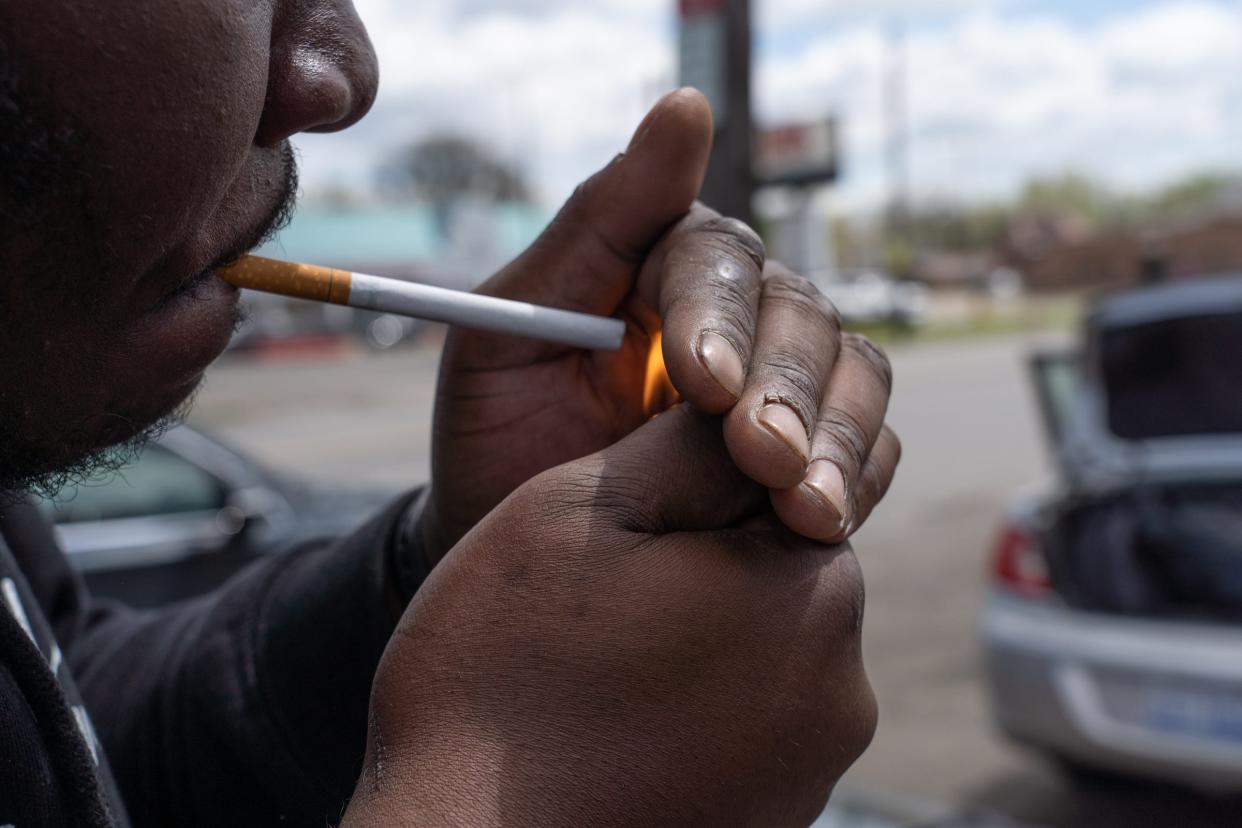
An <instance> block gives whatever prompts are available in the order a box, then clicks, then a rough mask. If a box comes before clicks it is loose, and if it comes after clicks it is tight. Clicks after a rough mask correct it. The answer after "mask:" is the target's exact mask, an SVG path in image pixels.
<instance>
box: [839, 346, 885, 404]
mask: <svg viewBox="0 0 1242 828" xmlns="http://www.w3.org/2000/svg"><path fill="white" fill-rule="evenodd" d="M841 347H842V348H843V349H845V350H848V351H851V352H853V353H854V354H856V355H857V356H858V357H860V358H861V359H862V361H863V364H865V365H866V366H867V367H868V368H869V369H871V372H872V373H873V374H874V375H875V377H876V379H878V380H879V381H880V383H881V385H883V387H884V390H885V391H887V392H889V393H892V390H893V365H892V363H891V362H890V361H889V359H888V354H886V353H884V350H883V349H882V348H880V346H878V345H876V344H875V343H874V342H872V341H871V340H870V339H867V337H865V336H862V335H860V334H855V333H847V334H845V335H843V336H842V339H841Z"/></svg>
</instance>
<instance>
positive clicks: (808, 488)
mask: <svg viewBox="0 0 1242 828" xmlns="http://www.w3.org/2000/svg"><path fill="white" fill-rule="evenodd" d="M801 487H802V489H803V491H805V492H806V493H807V494H808V495H810V496H811V497H813V498H814V499H815V500H816V501H818V502H819V503H820V505H821V506H822V508H823V511H824V515H823V516H824V522H825V523H826V524H829V527H828V528H829V531H828V532H826V533H825V536H826V537H833V536H835V535H836V534H837V533H839V532H840V531H841V529H842V528H844V521H845V476H844V475H843V474H841V469H840V467H839V466H837V464H836V463H834V462H832V461H831V460H816V461H815V462H814V463H812V464H811V468H810V469H809V470H808V471H807V474H806V477H805V478H804V479H803V480H802V483H801Z"/></svg>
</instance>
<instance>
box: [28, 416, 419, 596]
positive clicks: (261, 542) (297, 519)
mask: <svg viewBox="0 0 1242 828" xmlns="http://www.w3.org/2000/svg"><path fill="white" fill-rule="evenodd" d="M394 495H395V493H393V492H384V491H368V490H344V491H342V490H337V489H332V490H327V489H323V488H319V487H314V486H310V485H307V484H305V483H301V482H298V481H295V480H292V479H290V478H288V477H285V476H282V475H279V474H275V473H273V472H271V471H269V470H267V469H265V468H263V467H262V466H261V465H260V464H258V463H256V462H255V461H253V460H251V459H250V458H248V457H246V456H245V455H244V454H242V453H241V452H239V451H237V450H235V449H233V448H230V447H229V446H227V445H225V444H224V443H222V442H220V441H219V440H216V439H214V438H212V437H210V436H208V435H206V434H204V433H203V432H201V431H198V430H196V429H193V428H191V427H189V426H179V427H177V428H174V429H172V430H170V431H169V432H168V433H167V434H165V435H164V436H163V438H161V439H160V440H159V441H158V442H156V443H153V444H152V445H150V446H148V447H147V449H146V450H145V451H144V452H143V454H142V455H141V457H140V458H139V459H138V460H137V461H136V462H135V463H134V464H132V465H130V466H128V467H126V468H125V469H123V470H121V471H120V472H117V473H116V474H109V475H106V476H105V477H104V479H103V480H101V481H99V482H86V483H80V484H76V485H71V486H69V487H67V488H66V489H64V490H63V491H61V492H60V493H59V494H58V495H57V496H56V497H54V498H50V499H47V500H45V501H43V502H42V504H41V506H42V508H43V509H44V510H45V511H46V513H47V514H48V515H49V516H50V517H51V519H52V520H53V521H54V522H55V524H56V532H57V534H58V535H59V537H60V540H61V543H62V545H63V546H64V549H65V551H66V553H67V554H68V556H69V559H70V561H72V563H73V564H74V565H75V566H76V567H77V568H78V569H79V570H80V571H81V572H82V574H83V575H84V577H85V578H86V581H87V584H88V586H89V587H90V588H91V590H92V591H93V592H94V593H95V594H96V595H101V596H106V597H111V598H117V599H120V600H122V601H125V602H126V603H129V604H132V605H134V606H142V607H148V606H159V605H162V604H167V603H170V602H172V601H177V600H180V599H183V598H188V597H191V596H193V595H198V594H201V593H203V592H207V591H209V590H212V589H214V588H215V587H217V586H219V585H220V584H222V583H223V582H224V581H226V580H227V579H228V578H229V577H231V576H232V575H233V574H234V573H236V572H237V571H238V570H239V569H241V568H242V567H244V566H246V565H247V564H248V563H250V562H252V561H254V560H256V559H257V558H259V557H262V556H264V555H270V554H276V553H278V552H279V551H281V550H283V549H287V548H288V547H290V546H292V545H293V544H296V543H297V542H299V541H301V540H305V539H308V538H311V537H316V536H326V535H339V534H342V533H345V532H348V531H350V530H351V529H353V528H355V527H357V526H359V525H361V523H362V522H363V521H364V520H366V519H367V517H369V516H370V514H371V513H373V512H375V511H376V510H378V509H379V508H381V507H382V506H383V504H384V503H385V502H387V501H388V500H389V499H390V498H391V497H392V496H394Z"/></svg>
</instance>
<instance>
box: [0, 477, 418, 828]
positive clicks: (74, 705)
mask: <svg viewBox="0 0 1242 828" xmlns="http://www.w3.org/2000/svg"><path fill="white" fill-rule="evenodd" d="M413 498H414V495H409V496H407V497H404V498H402V499H401V500H400V501H399V502H397V503H394V504H393V505H392V506H391V507H389V508H388V509H386V510H385V511H384V512H383V513H382V514H381V515H379V516H378V517H376V518H375V519H374V520H372V521H371V522H370V523H368V524H367V525H366V526H364V527H362V528H361V529H359V530H358V531H357V532H355V533H354V534H353V535H351V536H349V537H347V538H344V539H339V540H334V541H322V542H317V543H309V544H306V545H304V546H302V547H301V548H299V549H296V550H293V551H291V552H289V553H286V554H281V555H274V556H272V557H270V558H268V559H265V560H263V561H261V562H259V563H257V564H255V565H254V566H252V567H251V568H249V569H247V570H246V571H244V572H243V573H241V574H240V575H238V576H237V577H236V578H235V579H234V580H232V581H231V582H230V583H228V584H226V585H225V586H224V587H222V588H221V589H220V590H218V591H217V592H215V593H213V594H211V595H207V596H204V597H202V598H199V599H195V600H193V601H190V602H186V603H183V604H179V605H176V606H173V607H170V608H167V609H161V610H154V611H151V610H147V611H137V610H133V609H129V608H127V607H123V606H120V605H117V604H113V603H107V602H103V601H93V600H91V598H90V596H89V595H87V593H86V592H85V590H84V588H83V586H82V583H81V580H80V579H79V578H78V577H77V576H76V574H75V573H74V572H73V571H72V570H71V569H70V567H69V564H68V563H67V561H66V559H65V556H64V554H63V552H62V551H61V550H60V548H59V547H58V546H57V543H56V541H55V538H54V537H53V535H52V532H51V528H50V527H49V526H48V524H47V523H46V522H45V521H44V520H43V519H42V517H41V516H40V515H39V513H38V511H37V510H36V509H35V508H34V507H33V506H30V505H20V506H17V507H13V508H10V509H8V510H6V511H4V512H0V827H2V828H7V826H10V825H11V826H13V828H28V827H30V826H59V825H70V826H79V825H80V826H124V825H129V824H131V821H132V824H133V825H136V826H144V825H151V826H174V825H175V826H194V825H211V826H220V825H229V826H244V825H278V824H279V825H313V826H324V825H332V824H335V823H336V822H337V821H339V819H340V817H341V814H342V813H343V811H344V808H345V805H346V803H347V802H348V798H349V795H350V793H351V792H352V791H353V787H354V782H355V781H356V779H357V777H358V774H359V772H360V770H361V767H362V758H363V753H364V749H365V744H366V719H367V708H368V699H369V695H370V689H371V678H372V676H373V674H374V672H375V668H376V665H377V664H378V661H379V658H380V654H381V653H382V652H383V650H384V646H385V644H386V643H387V641H388V638H389V636H390V634H391V633H392V631H393V628H394V626H395V622H396V619H397V616H398V614H399V610H400V607H401V606H402V604H403V601H404V598H405V597H408V596H409V595H412V594H413V590H414V589H416V588H417V586H418V583H419V582H420V581H421V579H422V576H423V574H424V571H423V569H422V567H421V565H420V562H421V560H422V557H421V554H419V553H418V552H417V550H416V549H415V548H414V546H413V543H412V538H413V537H414V536H415V534H416V533H415V532H413V531H411V526H412V522H413V520H414V519H415V517H414V516H413V512H414V509H413V508H412V507H411V504H412V503H413ZM109 765H110V767H109ZM122 802H123V803H124V804H123V805H122ZM126 808H127V809H128V812H129V815H128V817H127V816H126V813H125V810H126Z"/></svg>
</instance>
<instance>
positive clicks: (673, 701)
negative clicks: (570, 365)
mask: <svg viewBox="0 0 1242 828" xmlns="http://www.w3.org/2000/svg"><path fill="white" fill-rule="evenodd" d="M862 614H863V592H862V585H861V580H860V576H859V570H858V565H857V562H856V561H855V559H854V556H853V553H852V552H851V551H850V550H849V548H848V547H843V546H842V547H835V548H832V547H828V546H826V545H823V544H819V543H816V542H813V541H809V540H805V539H803V538H801V537H800V536H798V535H796V534H794V533H793V532H791V531H789V530H788V529H786V528H785V527H784V526H783V525H782V524H781V521H780V520H779V519H778V518H777V517H776V515H775V514H774V513H773V511H772V507H771V504H770V503H769V501H768V494H767V491H766V490H765V489H764V488H763V487H762V486H760V485H758V484H756V483H754V482H753V481H752V480H750V479H749V478H748V477H747V476H745V475H744V474H742V473H741V472H740V471H739V470H738V469H737V466H736V464H735V462H734V461H733V460H732V459H731V458H730V456H729V451H728V450H727V449H726V447H725V444H724V436H723V434H722V426H721V422H720V419H719V418H718V417H713V416H708V415H705V414H701V413H699V412H696V411H694V410H693V409H692V408H690V407H689V406H687V405H679V406H677V407H675V408H673V409H671V410H669V411H668V412H666V413H664V414H662V415H661V416H659V417H657V418H656V419H654V420H652V421H651V422H649V423H647V424H646V425H644V426H642V427H641V428H640V429H638V430H637V431H636V432H635V433H633V434H632V435H630V436H629V437H628V438H626V439H624V440H622V441H621V442H620V443H617V444H616V445H614V446H612V447H611V448H608V449H607V450H605V451H603V452H600V453H598V454H595V455H593V456H590V457H587V458H585V459H583V460H580V461H577V462H573V463H569V464H567V465H564V466H561V467H559V468H556V469H554V470H552V471H549V472H546V473H544V474H543V475H541V476H539V477H537V478H535V479H534V480H532V481H530V482H529V483H527V484H526V485H524V486H523V487H521V488H520V489H519V490H518V491H517V492H515V493H514V494H513V495H512V496H511V497H510V498H508V499H507V500H506V501H505V503H503V504H502V505H501V506H500V507H499V508H497V509H496V510H495V511H493V512H492V513H491V514H489V515H488V516H487V517H486V518H485V519H484V520H483V521H482V522H481V523H480V524H479V525H478V526H477V527H476V528H475V529H474V530H473V531H472V532H471V533H470V534H468V535H467V536H466V537H465V538H464V539H463V540H462V541H461V542H460V543H459V544H457V546H456V547H455V548H454V549H453V550H452V552H451V553H450V554H449V555H448V556H447V557H446V558H445V559H444V561H443V562H442V563H441V564H440V566H439V567H438V568H437V569H436V571H435V572H433V573H432V575H431V576H430V578H429V579H428V580H427V582H426V583H425V584H424V585H423V587H422V589H420V590H419V592H418V594H417V596H416V597H415V598H414V601H413V603H412V604H411V605H410V607H409V609H408V611H407V612H406V614H405V616H404V619H403V620H402V623H401V625H400V627H399V628H398V630H397V633H396V634H395V636H394V637H393V640H392V641H391V642H390V644H389V646H388V649H387V651H386V653H385V655H384V658H383V660H382V662H381V664H380V668H379V671H378V673H377V675H376V679H375V686H374V692H373V696H372V715H371V731H370V739H369V745H368V751H367V763H366V768H365V770H364V773H363V776H362V778H361V780H360V781H359V784H358V788H357V791H356V793H355V796H354V799H353V801H352V803H351V805H350V811H349V813H348V814H347V817H346V820H345V823H344V825H345V826H353V825H393V826H397V825H420V826H422V825H435V826H458V825H460V826H499V825H539V826H581V825H592V826H610V825H665V826H678V825H730V826H762V827H763V828H771V826H787V825H807V824H809V823H810V822H812V821H813V820H814V819H815V817H816V816H817V815H818V814H819V813H820V812H821V811H822V809H823V807H824V803H825V802H826V800H827V798H828V795H829V793H830V792H831V790H832V787H833V785H834V784H835V782H836V781H837V779H838V778H839V777H840V776H841V774H842V773H843V772H844V771H845V770H846V768H848V767H849V765H850V764H851V763H852V762H853V761H854V760H855V759H856V758H857V757H858V756H859V755H860V754H861V752H862V751H863V750H864V749H865V747H866V746H867V744H868V742H869V741H870V739H871V735H872V733H873V730H874V727H875V720H876V712H875V702H874V698H873V696H872V694H871V690H870V686H869V685H868V683H867V679H866V676H865V674H864V672H863V667H862V661H861V654H860V641H859V630H860V625H861V622H862Z"/></svg>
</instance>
